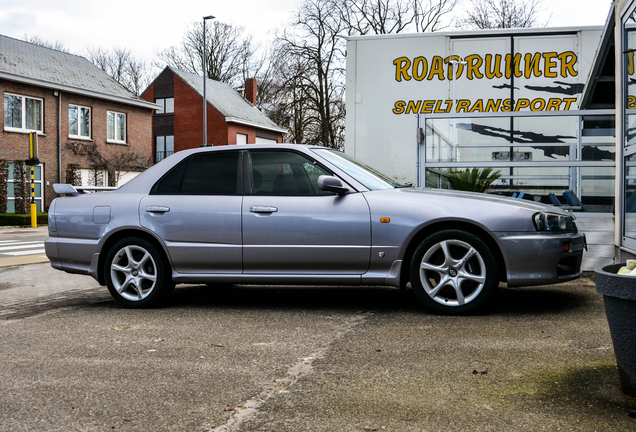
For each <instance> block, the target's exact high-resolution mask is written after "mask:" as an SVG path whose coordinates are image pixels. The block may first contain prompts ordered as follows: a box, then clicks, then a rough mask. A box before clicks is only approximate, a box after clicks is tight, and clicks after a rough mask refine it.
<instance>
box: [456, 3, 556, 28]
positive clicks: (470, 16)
mask: <svg viewBox="0 0 636 432" xmlns="http://www.w3.org/2000/svg"><path fill="white" fill-rule="evenodd" d="M542 11H543V9H542V0H472V2H471V7H470V9H468V10H467V12H466V15H465V16H464V17H463V18H459V19H458V24H459V26H460V27H464V28H473V29H498V28H528V27H544V26H546V25H547V24H548V21H549V19H548V20H547V21H545V22H541V21H539V13H540V12H542Z"/></svg>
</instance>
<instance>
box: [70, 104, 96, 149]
mask: <svg viewBox="0 0 636 432" xmlns="http://www.w3.org/2000/svg"><path fill="white" fill-rule="evenodd" d="M71 107H75V108H77V131H78V132H80V130H81V128H80V115H79V113H80V111H81V110H82V108H83V109H87V110H88V136H86V135H80V134H78V135H73V134H71V119H70V112H71ZM68 110H69V120H68V137H69V138H75V139H84V140H90V139H91V137H92V136H93V135H92V134H93V117H92V109H91V107H87V106H83V105H77V104H68Z"/></svg>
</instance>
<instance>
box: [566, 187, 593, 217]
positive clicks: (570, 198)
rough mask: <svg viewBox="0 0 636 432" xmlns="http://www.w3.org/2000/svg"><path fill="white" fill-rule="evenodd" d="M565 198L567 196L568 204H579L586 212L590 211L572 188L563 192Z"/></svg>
mask: <svg viewBox="0 0 636 432" xmlns="http://www.w3.org/2000/svg"><path fill="white" fill-rule="evenodd" d="M563 198H565V202H566V203H568V205H571V206H579V207H581V210H583V211H585V212H586V211H589V210H588V209H587V208H585V206H584V205H583V203H582V202H581V200H580V199H579V197H577V196H576V194H575V193H574V192H572V191H571V190H569V191H565V192H563Z"/></svg>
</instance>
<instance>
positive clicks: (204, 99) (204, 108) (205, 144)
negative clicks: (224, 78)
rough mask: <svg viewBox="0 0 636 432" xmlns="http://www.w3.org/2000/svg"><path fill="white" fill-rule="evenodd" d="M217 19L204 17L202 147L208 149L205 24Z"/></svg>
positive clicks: (209, 16) (210, 16)
mask: <svg viewBox="0 0 636 432" xmlns="http://www.w3.org/2000/svg"><path fill="white" fill-rule="evenodd" d="M214 18H215V17H213V16H212V15H208V16H206V17H203V145H201V147H207V145H208V98H207V94H206V92H205V82H206V81H207V74H208V73H207V66H206V64H205V59H206V57H207V54H208V53H207V45H206V39H207V37H206V32H205V22H206V21H207V20H212V19H214Z"/></svg>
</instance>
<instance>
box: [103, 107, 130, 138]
mask: <svg viewBox="0 0 636 432" xmlns="http://www.w3.org/2000/svg"><path fill="white" fill-rule="evenodd" d="M106 120H107V128H108V134H107V139H108V141H116V142H122V143H125V142H126V114H122V113H117V112H112V111H108V112H107V113H106Z"/></svg>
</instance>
